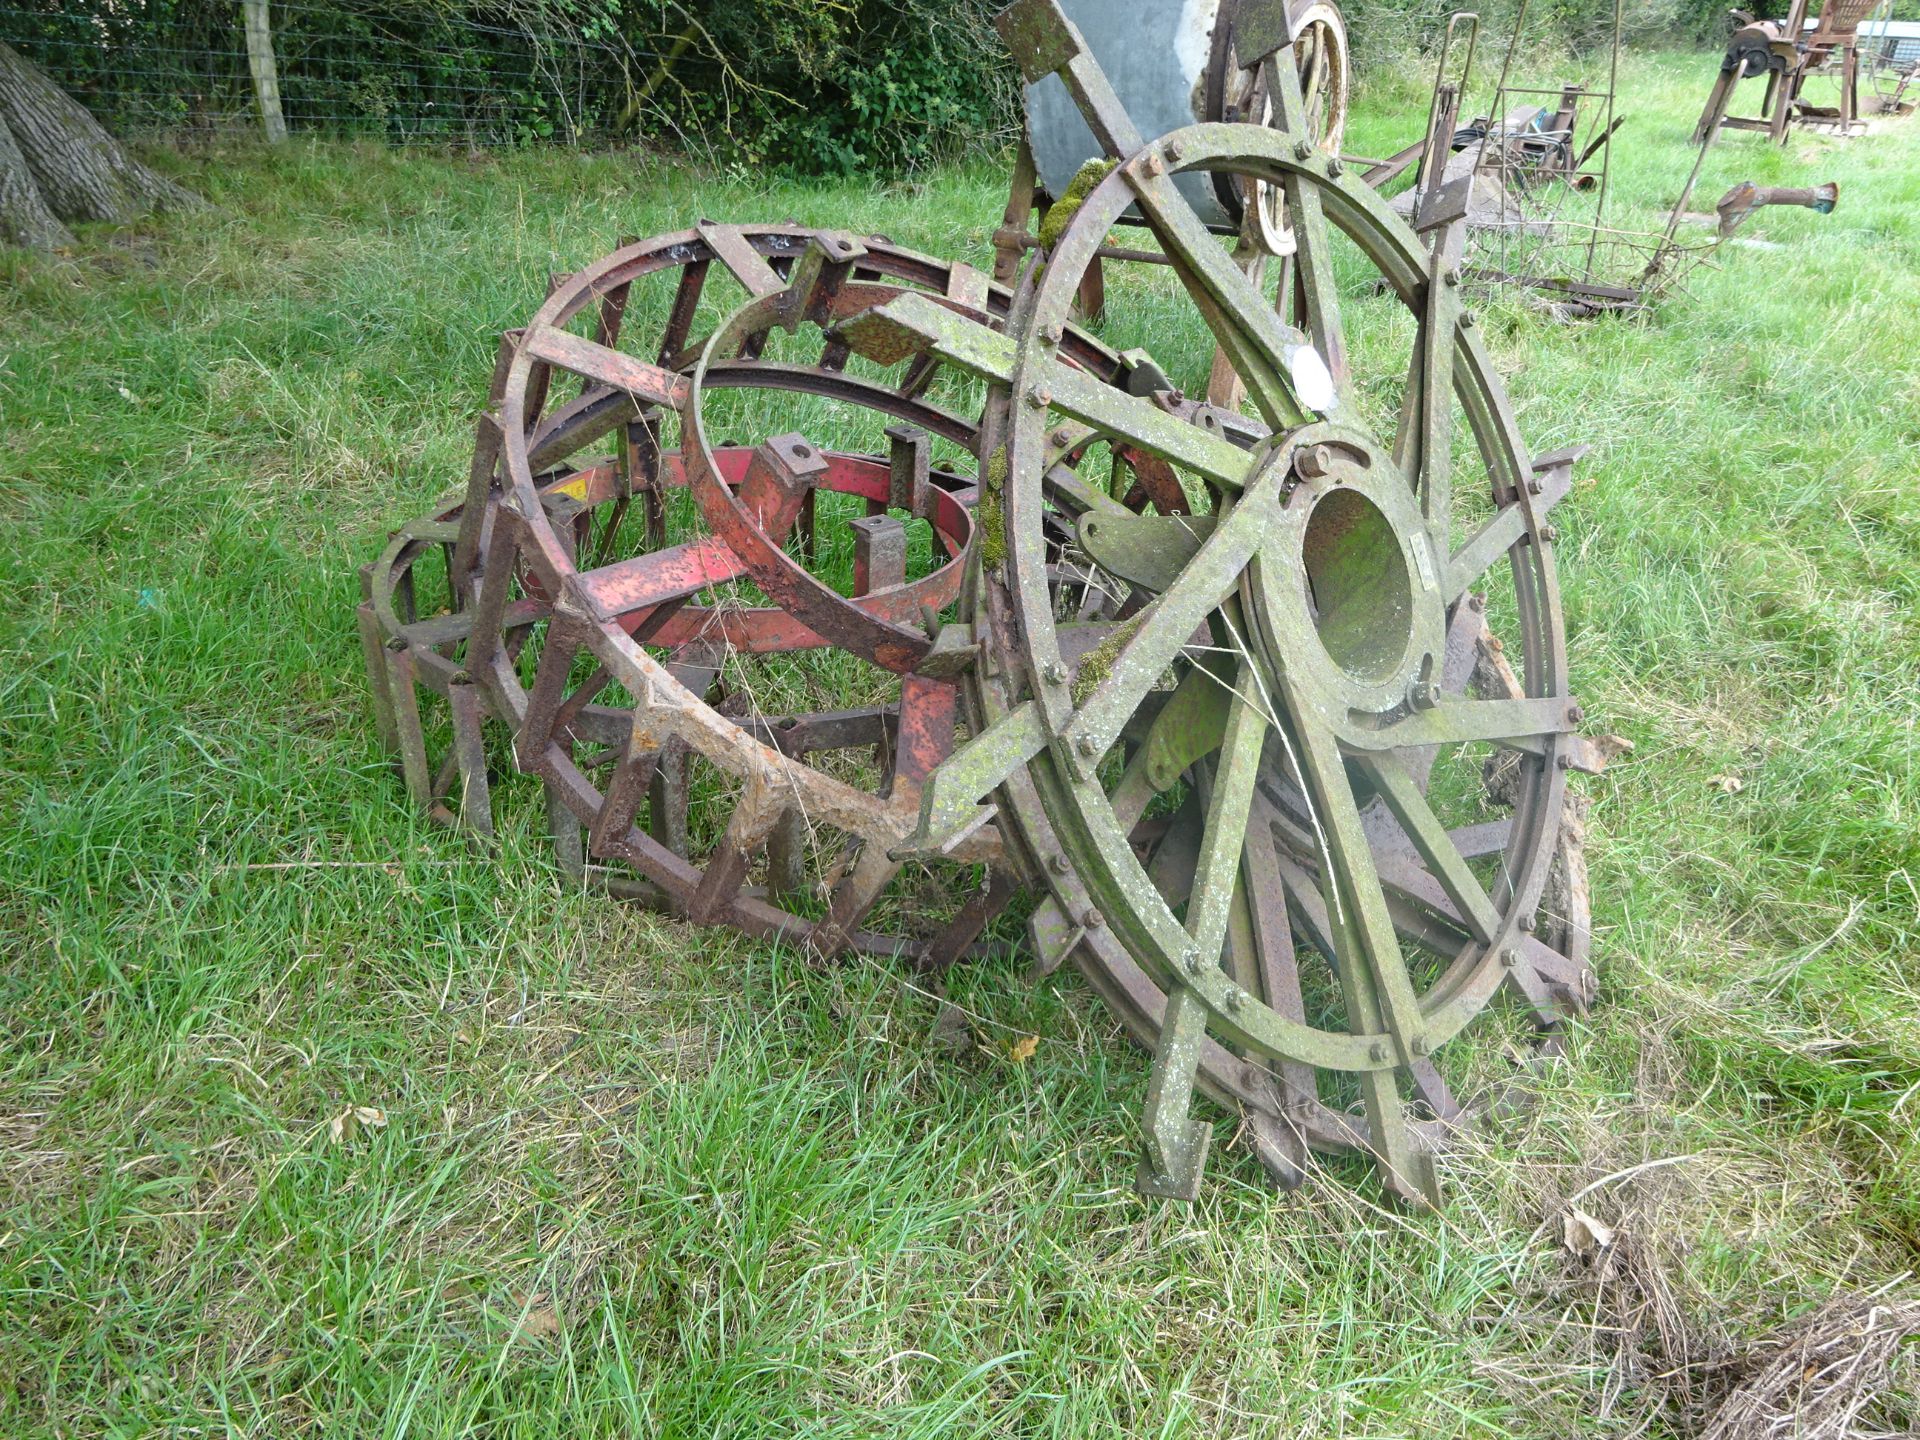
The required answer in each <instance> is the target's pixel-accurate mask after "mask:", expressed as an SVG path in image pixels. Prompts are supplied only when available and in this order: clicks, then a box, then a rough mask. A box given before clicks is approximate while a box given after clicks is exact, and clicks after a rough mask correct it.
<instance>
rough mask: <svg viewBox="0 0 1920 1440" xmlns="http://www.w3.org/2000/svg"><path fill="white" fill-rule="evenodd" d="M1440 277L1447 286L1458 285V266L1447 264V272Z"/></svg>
mask: <svg viewBox="0 0 1920 1440" xmlns="http://www.w3.org/2000/svg"><path fill="white" fill-rule="evenodd" d="M1440 278H1441V279H1442V280H1444V281H1445V282H1446V283H1447V285H1448V286H1449V287H1451V286H1456V285H1458V284H1459V283H1460V267H1459V266H1457V265H1449V266H1448V267H1447V273H1446V274H1445V275H1443V276H1441V277H1440Z"/></svg>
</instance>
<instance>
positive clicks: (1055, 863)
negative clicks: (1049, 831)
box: [1047, 854, 1073, 875]
mask: <svg viewBox="0 0 1920 1440" xmlns="http://www.w3.org/2000/svg"><path fill="white" fill-rule="evenodd" d="M1047 868H1048V869H1049V870H1051V871H1053V873H1054V874H1056V875H1065V874H1067V873H1068V872H1069V871H1071V870H1072V869H1073V864H1072V862H1071V861H1069V860H1068V859H1067V857H1066V856H1065V855H1062V854H1055V855H1054V856H1053V858H1052V859H1050V860H1048V861H1047Z"/></svg>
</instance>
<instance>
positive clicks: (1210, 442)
mask: <svg viewBox="0 0 1920 1440" xmlns="http://www.w3.org/2000/svg"><path fill="white" fill-rule="evenodd" d="M1223 258H1224V257H1223ZM1228 268H1229V269H1231V268H1232V267H1231V266H1229V267H1228ZM1235 273H1236V274H1237V273H1239V272H1237V271H1236V272H1235ZM840 333H841V335H842V336H843V337H844V338H845V339H846V341H847V343H848V344H850V345H851V346H852V347H853V349H854V350H855V351H856V352H858V353H859V354H862V355H865V356H867V357H868V358H869V359H872V360H875V361H878V362H879V363H881V364H892V363H895V362H897V361H899V360H902V359H904V358H905V357H906V356H907V355H908V354H911V353H914V352H916V351H928V352H931V353H932V354H934V355H936V356H938V357H939V358H940V359H941V360H944V361H946V362H947V363H949V364H951V365H956V366H958V367H959V368H960V369H962V370H965V371H968V372H969V373H971V374H974V375H978V376H980V377H981V378H983V379H987V380H998V381H1000V382H1001V383H1002V384H1007V383H1009V382H1010V381H1011V380H1012V377H1013V373H1014V369H1015V365H1016V362H1017V360H1018V358H1019V355H1018V347H1017V346H1016V345H1015V343H1014V342H1013V340H1012V339H1010V338H1009V337H1007V336H1006V335H1003V334H1001V333H1000V332H999V331H997V330H994V329H991V328H989V327H988V326H985V325H982V324H980V323H979V322H977V321H974V320H970V319H968V318H967V317H966V316H964V315H960V314H957V313H956V312H954V311H952V310H949V309H948V308H946V307H945V306H944V305H942V304H940V303H939V301H937V300H935V299H933V298H932V297H931V296H927V295H921V294H906V295H899V296H896V297H895V298H894V299H892V300H889V301H888V302H887V303H886V304H884V305H879V306H876V307H875V308H874V309H872V310H868V311H865V312H863V313H862V314H861V315H859V316H857V317H856V318H855V319H853V320H850V321H848V322H847V323H846V324H845V325H843V326H842V327H841V330H840ZM1020 398H1021V403H1023V404H1028V405H1034V404H1038V405H1041V406H1049V407H1051V408H1052V409H1053V410H1055V411H1057V412H1059V413H1060V414H1063V415H1066V416H1068V417H1069V418H1071V419H1074V420H1078V421H1080V422H1081V423H1082V424H1085V425H1090V426H1092V427H1093V429H1094V430H1096V431H1098V432H1099V433H1100V434H1102V435H1104V436H1107V437H1109V438H1111V439H1115V440H1123V441H1127V442H1130V443H1131V444H1134V445H1137V446H1138V447H1140V448H1141V449H1142V450H1146V451H1148V452H1150V453H1151V454H1154V455H1158V456H1160V457H1161V458H1162V459H1165V460H1170V461H1172V462H1173V463H1174V464H1175V465H1178V466H1181V467H1182V468H1184V469H1187V470H1191V471H1193V472H1194V473H1195V474H1197V475H1201V476H1203V477H1205V478H1206V479H1208V480H1210V481H1212V482H1214V483H1215V484H1217V485H1220V486H1224V487H1225V488H1227V489H1231V490H1239V489H1243V488H1245V486H1246V483H1247V475H1248V471H1249V470H1250V468H1251V467H1252V465H1253V464H1254V463H1255V461H1254V458H1253V457H1252V456H1250V455H1249V454H1248V453H1247V452H1246V451H1245V450H1242V449H1241V448H1240V447H1239V446H1237V445H1234V444H1232V443H1230V442H1228V441H1226V440H1222V439H1220V438H1219V437H1218V436H1215V435H1212V434H1210V433H1208V432H1207V431H1206V430H1203V429H1201V428H1200V427H1199V426H1197V425H1189V424H1187V423H1186V422H1185V421H1184V420H1180V419H1177V418H1175V417H1174V416H1172V415H1169V414H1168V413H1167V412H1166V411H1164V410H1162V409H1161V408H1160V407H1159V406H1157V405H1155V404H1154V403H1153V402H1152V401H1151V400H1145V399H1142V398H1140V397H1138V396H1135V395H1129V394H1127V393H1126V392H1125V391H1123V390H1118V389H1115V388H1114V387H1113V386H1111V385H1108V384H1105V383H1103V382H1102V381H1100V380H1098V379H1096V378H1095V377H1093V376H1092V375H1089V374H1087V373H1086V372H1085V371H1083V370H1075V369H1073V368H1072V367H1071V366H1068V365H1063V364H1061V363H1059V362H1058V361H1055V362H1054V363H1053V364H1051V365H1049V366H1046V367H1042V374H1041V378H1040V379H1039V380H1038V381H1037V382H1036V383H1035V384H1034V386H1033V387H1032V388H1031V389H1029V391H1028V392H1027V394H1026V395H1024V396H1022V397H1020Z"/></svg>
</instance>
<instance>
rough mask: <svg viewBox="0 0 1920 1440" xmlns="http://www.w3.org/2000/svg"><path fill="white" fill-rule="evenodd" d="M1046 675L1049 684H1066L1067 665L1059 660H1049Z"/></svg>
mask: <svg viewBox="0 0 1920 1440" xmlns="http://www.w3.org/2000/svg"><path fill="white" fill-rule="evenodd" d="M1046 675H1047V683H1048V684H1049V685H1064V684H1066V683H1067V667H1066V666H1065V665H1062V664H1061V663H1060V662H1059V661H1058V660H1049V661H1048V662H1047V670H1046Z"/></svg>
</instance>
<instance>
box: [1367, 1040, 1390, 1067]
mask: <svg viewBox="0 0 1920 1440" xmlns="http://www.w3.org/2000/svg"><path fill="white" fill-rule="evenodd" d="M1367 1058H1368V1059H1369V1060H1371V1061H1372V1062H1373V1063H1374V1064H1376V1065H1378V1064H1380V1063H1381V1062H1382V1061H1384V1060H1385V1059H1386V1058H1387V1042H1386V1041H1384V1040H1376V1041H1374V1042H1373V1044H1371V1045H1369V1046H1368V1047H1367Z"/></svg>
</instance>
